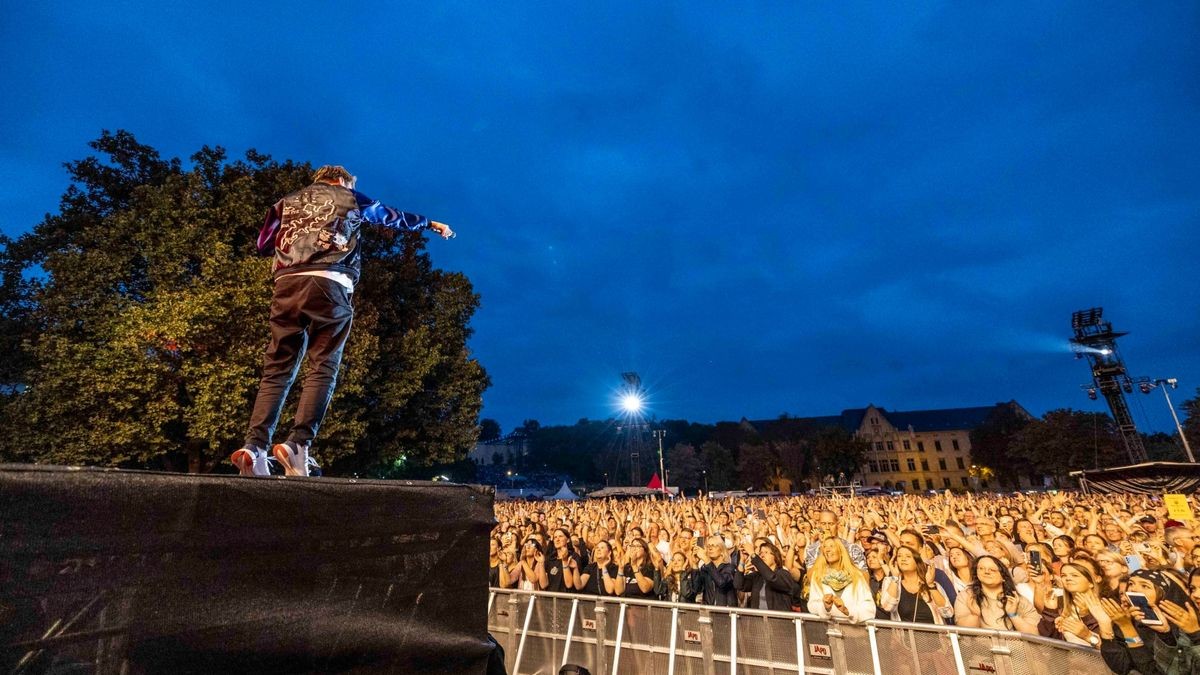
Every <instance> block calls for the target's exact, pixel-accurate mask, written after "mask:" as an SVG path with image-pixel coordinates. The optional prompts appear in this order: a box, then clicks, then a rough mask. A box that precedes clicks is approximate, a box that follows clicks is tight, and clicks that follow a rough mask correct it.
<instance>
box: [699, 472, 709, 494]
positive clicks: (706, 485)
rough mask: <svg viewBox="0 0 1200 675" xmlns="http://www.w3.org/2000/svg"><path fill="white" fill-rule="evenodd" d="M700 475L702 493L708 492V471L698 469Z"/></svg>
mask: <svg viewBox="0 0 1200 675" xmlns="http://www.w3.org/2000/svg"><path fill="white" fill-rule="evenodd" d="M700 475H701V476H703V477H704V494H708V471H706V470H705V469H700Z"/></svg>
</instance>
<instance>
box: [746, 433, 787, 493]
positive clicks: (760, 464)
mask: <svg viewBox="0 0 1200 675" xmlns="http://www.w3.org/2000/svg"><path fill="white" fill-rule="evenodd" d="M778 465H779V460H778V458H777V457H775V453H773V452H771V448H770V447H768V446H767V445H765V444H762V443H757V444H745V445H743V446H742V447H741V448H739V449H738V463H737V469H738V479H739V480H740V482H741V485H742V486H743V487H749V488H753V489H756V490H762V489H766V488H767V487H768V484H769V482H770V479H771V477H772V476H774V475H775V468H776V467H777V466H778Z"/></svg>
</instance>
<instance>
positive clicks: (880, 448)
mask: <svg viewBox="0 0 1200 675" xmlns="http://www.w3.org/2000/svg"><path fill="white" fill-rule="evenodd" d="M875 452H883V443H880V442H879V441H875Z"/></svg>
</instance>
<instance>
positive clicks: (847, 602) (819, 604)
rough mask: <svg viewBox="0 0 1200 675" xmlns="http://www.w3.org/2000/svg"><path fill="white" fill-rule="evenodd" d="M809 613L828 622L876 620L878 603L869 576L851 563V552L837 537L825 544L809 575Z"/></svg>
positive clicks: (824, 542) (825, 541)
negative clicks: (872, 597)
mask: <svg viewBox="0 0 1200 675" xmlns="http://www.w3.org/2000/svg"><path fill="white" fill-rule="evenodd" d="M808 579H809V581H808V611H809V612H811V613H813V614H816V615H817V616H819V617H821V618H824V619H828V618H830V617H838V618H842V619H850V620H851V621H854V622H856V623H857V622H861V621H867V620H869V619H873V618H874V617H875V601H874V600H872V599H871V587H870V585H869V584H868V583H867V578H866V576H864V575H863V573H862V572H861V571H860V570H859V569H858V568H857V567H855V566H854V563H853V562H851V560H850V552H849V551H848V550H846V545H845V544H843V543H842V540H841V539H838V538H837V537H825V538H824V539H822V540H821V549H820V552H819V553H818V555H817V559H816V561H815V562H813V566H812V567H811V568H810V569H809V571H808Z"/></svg>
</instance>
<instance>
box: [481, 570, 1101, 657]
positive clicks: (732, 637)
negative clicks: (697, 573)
mask: <svg viewBox="0 0 1200 675" xmlns="http://www.w3.org/2000/svg"><path fill="white" fill-rule="evenodd" d="M488 630H489V631H490V632H491V633H492V635H493V636H494V637H495V638H496V640H497V641H499V642H500V644H501V645H503V646H504V655H505V660H506V665H507V666H508V672H509V673H510V674H512V675H517V674H525V673H529V674H533V673H540V674H541V675H557V673H558V671H559V669H560V668H561V667H562V666H563V665H565V664H567V663H572V664H576V665H582V666H585V667H586V668H587V669H588V670H590V671H591V672H592V673H593V675H621V674H628V675H645V674H648V673H649V674H655V675H657V674H663V675H677V674H678V675H718V674H720V675H724V674H725V673H729V675H738V673H741V674H742V675H775V674H776V673H779V674H785V673H797V675H799V674H801V673H819V674H824V675H846V674H855V675H891V674H893V673H895V674H898V675H922V674H925V673H933V674H936V675H943V674H945V675H952V674H953V675H981V674H995V675H1074V674H1078V675H1096V674H1097V673H1107V672H1109V671H1108V668H1107V667H1106V666H1105V664H1104V660H1103V659H1102V658H1101V657H1100V653H1099V652H1098V651H1096V650H1093V649H1086V648H1083V647H1079V646H1076V645H1071V644H1067V643H1065V642H1061V641H1059V640H1050V639H1046V638H1041V637H1037V636H1030V635H1025V634H1023V633H1015V632H1010V631H998V630H986V629H980V628H961V627H957V626H934V625H926V624H912V623H899V622H893V621H868V622H866V623H864V624H851V623H846V622H841V621H830V620H827V619H821V618H819V617H816V616H813V615H812V614H797V613H791V612H770V611H763V610H751V609H741V608H733V607H709V606H706V605H697V604H684V603H672V602H655V601H644V600H625V599H621V598H611V597H609V598H603V597H593V596H584V595H573V594H566V593H545V592H537V591H518V590H510V589H496V588H493V589H492V591H491V594H490V595H489V597H488Z"/></svg>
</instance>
